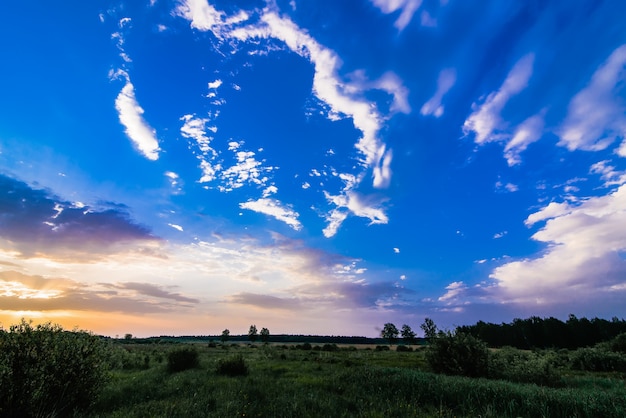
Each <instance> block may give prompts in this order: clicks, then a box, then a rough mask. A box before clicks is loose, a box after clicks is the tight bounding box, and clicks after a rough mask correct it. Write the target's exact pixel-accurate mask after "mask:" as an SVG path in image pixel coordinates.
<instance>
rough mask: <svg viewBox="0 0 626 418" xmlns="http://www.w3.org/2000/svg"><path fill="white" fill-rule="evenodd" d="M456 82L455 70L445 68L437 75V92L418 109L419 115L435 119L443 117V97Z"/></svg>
mask: <svg viewBox="0 0 626 418" xmlns="http://www.w3.org/2000/svg"><path fill="white" fill-rule="evenodd" d="M455 82H456V70H455V69H454V68H445V69H443V70H441V72H440V73H439V77H438V78H437V91H436V92H435V94H434V95H433V97H431V98H430V99H429V100H428V101H427V102H426V103H424V105H423V106H422V108H421V109H420V113H421V114H422V115H424V116H427V115H433V116H435V117H436V118H438V117H441V116H442V115H443V111H444V106H443V104H442V100H443V96H445V94H446V93H447V92H448V91H450V89H451V88H452V87H453V86H454V83H455Z"/></svg>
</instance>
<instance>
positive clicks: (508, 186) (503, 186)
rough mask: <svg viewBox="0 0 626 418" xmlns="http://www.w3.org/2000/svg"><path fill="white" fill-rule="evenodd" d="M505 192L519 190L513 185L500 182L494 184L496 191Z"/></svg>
mask: <svg viewBox="0 0 626 418" xmlns="http://www.w3.org/2000/svg"><path fill="white" fill-rule="evenodd" d="M502 189H504V190H506V191H507V192H510V193H513V192H516V191H518V190H519V187H518V186H517V185H516V184H513V183H502V182H501V181H498V182H496V190H502Z"/></svg>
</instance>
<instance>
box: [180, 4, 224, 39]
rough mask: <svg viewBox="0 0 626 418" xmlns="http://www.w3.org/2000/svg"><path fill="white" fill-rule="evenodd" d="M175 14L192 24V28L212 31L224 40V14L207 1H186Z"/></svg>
mask: <svg viewBox="0 0 626 418" xmlns="http://www.w3.org/2000/svg"><path fill="white" fill-rule="evenodd" d="M175 13H176V14H177V15H178V16H181V17H183V18H185V19H187V20H189V21H190V22H191V27H192V28H195V29H198V30H201V31H212V32H213V34H214V35H215V36H216V37H217V38H218V39H221V38H222V31H221V29H222V27H223V24H224V13H222V12H219V11H217V10H216V9H215V7H213V6H212V5H210V4H208V2H207V1H206V0H185V1H184V2H180V3H179V4H178V6H177V7H176V11H175Z"/></svg>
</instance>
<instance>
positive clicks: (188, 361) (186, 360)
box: [167, 347, 200, 373]
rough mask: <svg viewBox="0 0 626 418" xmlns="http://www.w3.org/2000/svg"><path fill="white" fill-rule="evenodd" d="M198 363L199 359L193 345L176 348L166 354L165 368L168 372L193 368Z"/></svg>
mask: <svg viewBox="0 0 626 418" xmlns="http://www.w3.org/2000/svg"><path fill="white" fill-rule="evenodd" d="M199 365H200V359H199V357H198V350H196V349H195V347H181V348H176V349H174V350H172V351H170V352H169V354H168V355H167V370H168V371H169V372H170V373H176V372H182V371H183V370H189V369H194V368H196V367H198V366H199Z"/></svg>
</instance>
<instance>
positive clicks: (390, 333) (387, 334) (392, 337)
mask: <svg viewBox="0 0 626 418" xmlns="http://www.w3.org/2000/svg"><path fill="white" fill-rule="evenodd" d="M398 334H400V332H399V331H398V328H396V326H395V325H394V324H392V323H391V322H387V323H386V324H385V325H384V326H383V329H382V331H380V336H381V337H383V338H384V339H386V340H387V341H389V344H393V343H394V342H395V341H396V340H397V339H398Z"/></svg>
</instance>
